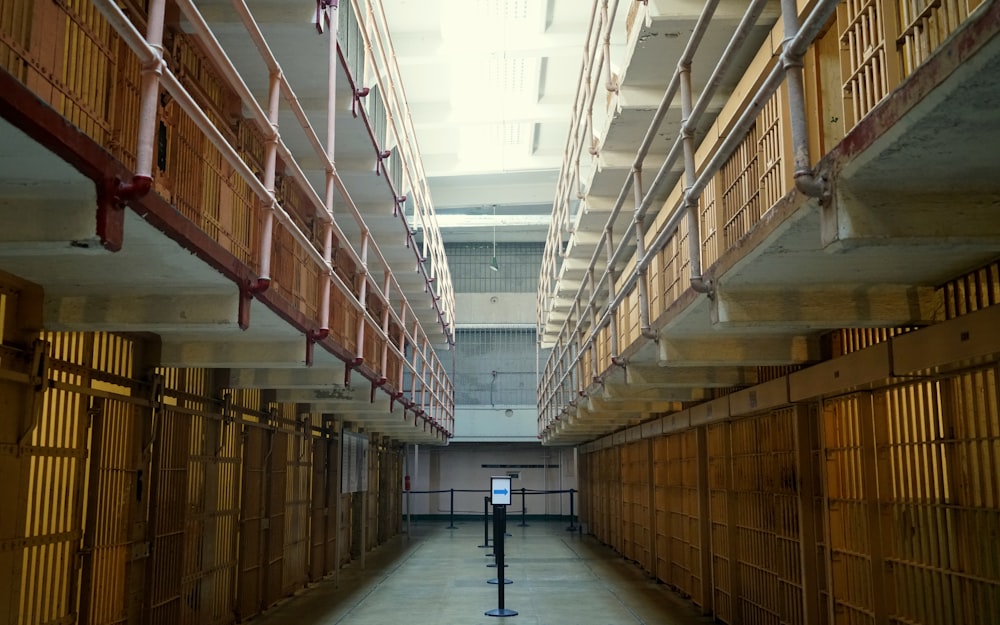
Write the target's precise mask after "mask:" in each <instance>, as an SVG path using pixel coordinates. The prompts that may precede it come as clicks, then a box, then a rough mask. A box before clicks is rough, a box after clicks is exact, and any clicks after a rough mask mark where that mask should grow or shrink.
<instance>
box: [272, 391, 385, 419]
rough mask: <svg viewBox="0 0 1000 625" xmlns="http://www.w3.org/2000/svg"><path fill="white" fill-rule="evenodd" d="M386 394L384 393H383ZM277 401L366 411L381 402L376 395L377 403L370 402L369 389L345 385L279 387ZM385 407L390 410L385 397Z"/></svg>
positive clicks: (381, 407) (338, 411)
mask: <svg viewBox="0 0 1000 625" xmlns="http://www.w3.org/2000/svg"><path fill="white" fill-rule="evenodd" d="M383 396H384V393H383ZM275 397H276V398H277V400H276V401H278V402H281V403H283V404H312V405H313V406H314V408H316V409H317V410H319V409H321V408H322V410H326V408H325V407H323V405H325V404H334V405H335V407H340V408H345V409H346V408H347V407H348V406H349V407H350V408H352V409H353V408H355V407H358V408H361V409H363V411H364V412H368V411H369V407H370V406H374V405H375V404H377V403H379V399H380V398H379V397H378V396H377V395H376V397H375V403H370V402H369V401H368V389H367V388H361V389H354V388H344V387H343V386H341V387H339V388H336V387H329V388H299V389H279V390H278V391H277V392H276V395H275ZM381 409H384V410H385V411H386V412H388V411H389V400H388V398H386V399H385V402H384V405H382V406H380V410H381ZM331 411H332V412H337V413H340V412H342V411H341V410H331Z"/></svg>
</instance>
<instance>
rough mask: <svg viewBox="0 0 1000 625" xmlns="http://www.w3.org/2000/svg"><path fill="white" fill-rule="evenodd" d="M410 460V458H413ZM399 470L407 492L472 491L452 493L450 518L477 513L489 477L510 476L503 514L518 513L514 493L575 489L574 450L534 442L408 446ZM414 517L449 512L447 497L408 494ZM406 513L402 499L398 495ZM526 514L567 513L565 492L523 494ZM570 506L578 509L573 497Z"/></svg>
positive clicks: (444, 514) (518, 498)
mask: <svg viewBox="0 0 1000 625" xmlns="http://www.w3.org/2000/svg"><path fill="white" fill-rule="evenodd" d="M414 456H415V457H416V459H414ZM406 460H407V462H406V465H405V468H404V470H405V471H409V475H410V479H411V489H412V491H430V490H445V491H448V489H452V488H454V489H455V490H456V491H460V490H475V491H481V492H456V493H455V515H456V516H459V515H479V516H481V515H482V513H483V498H484V497H485V496H486V492H487V491H488V490H489V486H490V476H493V475H507V474H508V473H516V474H517V476H516V477H514V478H513V479H512V480H511V486H512V489H513V491H514V498H513V505H511V506H510V507H509V508H508V514H510V515H520V514H521V496H520V489H521V488H524V489H526V491H532V490H537V491H568V490H569V489H571V488H572V489H576V488H577V470H576V449H575V448H573V447H543V446H542V445H541V444H540V443H529V444H525V443H452V444H451V445H448V446H447V447H426V446H420V447H417V448H416V449H414V448H409V449H408V453H407V459H406ZM409 497H410V506H411V512H412V513H413V514H415V515H428V514H430V515H442V516H447V515H448V513H449V503H450V497H451V493H450V491H449V492H443V493H433V494H422V493H418V492H414V493H413V494H411V495H410V496H409ZM403 500H404V501H403V512H404V514H405V513H406V511H407V509H406V495H405V494H404V496H403ZM525 505H526V508H527V514H528V515H532V516H534V515H564V516H568V515H569V493H568V492H564V493H551V494H535V495H532V494H530V493H529V494H527V495H526V496H525ZM574 507H575V508H576V509H577V510H578V508H579V493H575V502H574Z"/></svg>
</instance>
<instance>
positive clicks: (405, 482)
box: [403, 475, 410, 492]
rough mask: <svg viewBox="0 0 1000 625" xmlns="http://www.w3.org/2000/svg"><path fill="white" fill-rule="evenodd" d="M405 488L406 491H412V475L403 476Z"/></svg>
mask: <svg viewBox="0 0 1000 625" xmlns="http://www.w3.org/2000/svg"><path fill="white" fill-rule="evenodd" d="M403 490H405V491H406V492H410V476H409V475H404V476H403Z"/></svg>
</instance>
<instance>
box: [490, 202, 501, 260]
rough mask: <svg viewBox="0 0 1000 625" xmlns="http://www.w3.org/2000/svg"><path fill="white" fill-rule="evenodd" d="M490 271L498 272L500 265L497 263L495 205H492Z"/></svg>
mask: <svg viewBox="0 0 1000 625" xmlns="http://www.w3.org/2000/svg"><path fill="white" fill-rule="evenodd" d="M490 269H492V270H493V271H500V264H499V263H497V205H496V204H494V205H493V258H491V259H490Z"/></svg>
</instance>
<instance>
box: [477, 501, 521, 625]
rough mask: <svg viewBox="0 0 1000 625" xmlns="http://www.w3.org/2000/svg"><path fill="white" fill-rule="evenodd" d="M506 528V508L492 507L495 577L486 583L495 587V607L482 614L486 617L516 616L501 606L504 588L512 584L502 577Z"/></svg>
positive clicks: (513, 612) (515, 612)
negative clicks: (495, 559)
mask: <svg viewBox="0 0 1000 625" xmlns="http://www.w3.org/2000/svg"><path fill="white" fill-rule="evenodd" d="M506 528H507V506H493V537H494V540H493V542H494V543H495V546H494V548H493V550H494V551H496V554H497V577H496V578H495V579H491V580H489V582H488V583H490V584H496V585H497V607H496V608H494V609H493V610H487V611H486V612H484V614H485V615H486V616H517V610H511V609H509V608H505V607H504V605H503V598H504V597H503V591H504V586H506V585H507V584H513V583H514V581H513V580H510V579H507V578H505V577H503V567H504V566H506V565H505V564H504V562H503V542H504V539H503V535H504V530H505V529H506Z"/></svg>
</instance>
